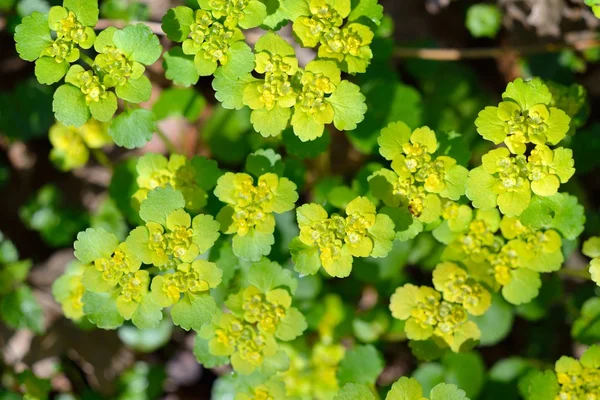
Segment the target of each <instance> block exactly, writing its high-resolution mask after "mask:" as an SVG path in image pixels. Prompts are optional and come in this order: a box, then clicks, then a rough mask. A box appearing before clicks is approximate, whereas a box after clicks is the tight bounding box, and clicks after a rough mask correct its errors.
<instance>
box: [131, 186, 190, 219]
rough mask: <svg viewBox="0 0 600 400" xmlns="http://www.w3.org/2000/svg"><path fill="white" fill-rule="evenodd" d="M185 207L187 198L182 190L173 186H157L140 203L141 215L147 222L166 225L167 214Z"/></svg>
mask: <svg viewBox="0 0 600 400" xmlns="http://www.w3.org/2000/svg"><path fill="white" fill-rule="evenodd" d="M183 207H185V199H184V198H183V194H181V192H180V191H178V190H175V189H173V188H172V187H171V186H167V187H165V188H160V187H158V188H156V189H154V190H152V191H151V192H149V193H148V197H147V198H146V200H144V201H142V204H141V205H140V217H141V218H142V219H143V220H144V221H146V222H150V221H152V222H157V223H159V224H161V225H166V223H167V216H168V215H169V214H171V213H172V212H173V211H175V210H177V209H179V208H183Z"/></svg>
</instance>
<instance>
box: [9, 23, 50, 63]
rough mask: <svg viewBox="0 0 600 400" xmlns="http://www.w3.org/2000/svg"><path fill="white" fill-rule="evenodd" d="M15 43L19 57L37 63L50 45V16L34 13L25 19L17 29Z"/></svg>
mask: <svg viewBox="0 0 600 400" xmlns="http://www.w3.org/2000/svg"><path fill="white" fill-rule="evenodd" d="M15 42H16V47H17V52H18V53H19V57H21V58H22V59H23V60H26V61H35V60H36V59H37V58H38V57H39V56H40V55H41V54H42V52H43V51H44V49H46V48H47V47H48V46H50V44H52V36H50V27H49V26H48V16H47V15H46V14H42V13H39V12H34V13H33V14H31V15H30V16H28V17H25V18H23V21H22V22H21V24H19V25H17V27H16V28H15Z"/></svg>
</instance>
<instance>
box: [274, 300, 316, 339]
mask: <svg viewBox="0 0 600 400" xmlns="http://www.w3.org/2000/svg"><path fill="white" fill-rule="evenodd" d="M307 327H308V325H307V323H306V318H304V315H302V313H301V312H300V311H298V309H297V308H295V307H292V308H289V309H288V310H287V312H286V313H285V317H283V318H282V319H281V321H279V324H278V325H277V331H276V332H275V336H276V337H277V338H278V339H280V340H283V341H286V342H288V341H290V340H294V339H296V338H297V337H299V336H301V335H302V333H303V332H304V331H305V330H306V328H307Z"/></svg>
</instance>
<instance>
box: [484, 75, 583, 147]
mask: <svg viewBox="0 0 600 400" xmlns="http://www.w3.org/2000/svg"><path fill="white" fill-rule="evenodd" d="M502 99H503V100H504V101H503V102H501V103H500V104H499V105H498V107H486V108H485V110H483V111H481V112H480V113H479V117H478V118H477V120H476V121H475V125H476V126H477V131H478V132H479V134H480V135H481V136H483V138H484V139H487V140H490V141H492V142H494V143H495V144H498V143H502V142H504V143H505V144H506V146H507V147H508V148H509V149H510V151H511V152H512V153H513V154H523V153H525V151H526V149H527V144H528V143H533V144H536V145H545V144H546V143H548V144H551V145H555V144H557V143H558V142H560V141H561V140H562V139H563V138H564V137H565V135H566V134H567V132H568V131H569V122H570V120H571V119H570V118H569V117H568V116H567V114H565V112H564V111H562V110H560V109H558V108H556V107H549V106H548V105H549V104H550V102H551V100H552V95H551V94H550V91H549V90H548V87H546V85H544V84H543V83H542V82H541V81H540V80H531V81H523V79H521V78H519V79H516V80H515V81H514V82H511V83H509V84H508V86H507V87H506V91H505V92H504V94H503V95H502Z"/></svg>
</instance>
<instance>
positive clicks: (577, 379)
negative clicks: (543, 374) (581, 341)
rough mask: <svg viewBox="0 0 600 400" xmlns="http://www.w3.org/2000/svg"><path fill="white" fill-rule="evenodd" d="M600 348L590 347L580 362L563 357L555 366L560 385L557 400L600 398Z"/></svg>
mask: <svg viewBox="0 0 600 400" xmlns="http://www.w3.org/2000/svg"><path fill="white" fill-rule="evenodd" d="M599 356H600V346H597V345H596V346H592V347H590V348H589V349H588V350H587V351H586V352H585V353H584V354H583V355H582V356H581V358H580V359H579V360H576V359H574V358H571V357H567V356H563V357H561V358H560V359H559V360H558V361H557V362H556V364H555V366H554V370H555V371H556V378H557V381H558V384H559V385H560V389H559V393H558V395H557V396H556V398H557V399H596V398H598V397H599V396H600V362H599V360H600V357H599Z"/></svg>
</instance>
